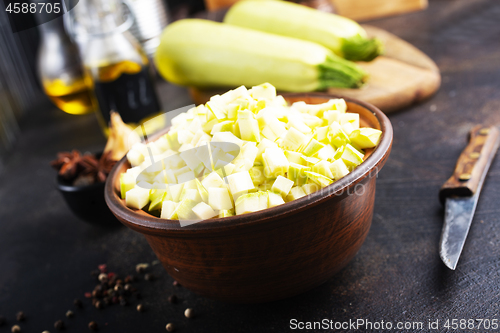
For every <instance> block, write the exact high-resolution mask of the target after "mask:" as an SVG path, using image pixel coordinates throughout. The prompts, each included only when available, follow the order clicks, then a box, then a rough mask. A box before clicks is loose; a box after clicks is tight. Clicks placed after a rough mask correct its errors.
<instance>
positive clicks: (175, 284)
mask: <svg viewBox="0 0 500 333" xmlns="http://www.w3.org/2000/svg"><path fill="white" fill-rule="evenodd" d="M172 285H173V286H174V287H180V286H181V284H180V283H179V282H177V281H175V280H174V282H172Z"/></svg>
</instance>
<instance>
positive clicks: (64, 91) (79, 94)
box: [42, 78, 94, 114]
mask: <svg viewBox="0 0 500 333" xmlns="http://www.w3.org/2000/svg"><path fill="white" fill-rule="evenodd" d="M42 84H43V88H44V90H45V94H46V95H47V96H48V97H49V98H50V100H51V101H52V103H54V104H55V105H56V106H57V107H58V108H59V109H61V110H63V111H64V112H66V113H70V114H86V113H89V112H92V111H93V110H94V107H93V105H92V100H91V98H90V89H89V88H88V87H87V85H86V84H85V82H84V79H83V78H80V79H78V80H76V81H75V82H73V83H71V84H69V85H67V84H65V83H64V81H63V80H61V79H55V80H52V81H50V80H44V81H43V82H42Z"/></svg>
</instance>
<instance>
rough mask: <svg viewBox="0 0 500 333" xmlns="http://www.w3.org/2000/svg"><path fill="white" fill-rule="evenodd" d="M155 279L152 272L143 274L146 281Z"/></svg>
mask: <svg viewBox="0 0 500 333" xmlns="http://www.w3.org/2000/svg"><path fill="white" fill-rule="evenodd" d="M154 279H155V276H154V275H153V274H150V273H147V274H146V275H144V280H146V281H153V280H154Z"/></svg>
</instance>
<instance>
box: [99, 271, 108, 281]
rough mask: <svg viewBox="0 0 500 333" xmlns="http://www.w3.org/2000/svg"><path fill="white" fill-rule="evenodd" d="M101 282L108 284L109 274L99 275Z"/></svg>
mask: <svg viewBox="0 0 500 333" xmlns="http://www.w3.org/2000/svg"><path fill="white" fill-rule="evenodd" d="M99 281H101V282H107V281H108V274H106V273H101V274H99Z"/></svg>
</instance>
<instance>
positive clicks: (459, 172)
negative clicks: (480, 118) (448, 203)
mask: <svg viewBox="0 0 500 333" xmlns="http://www.w3.org/2000/svg"><path fill="white" fill-rule="evenodd" d="M499 139H500V135H499V131H498V129H497V128H496V127H495V126H489V127H487V126H482V125H477V126H474V127H473V128H472V130H471V132H470V138H469V144H468V145H467V147H465V149H464V151H463V152H462V154H461V155H460V157H459V158H458V161H457V165H456V167H455V172H453V175H452V176H451V177H450V179H448V180H447V181H446V183H444V185H443V187H441V190H440V191H439V200H440V201H441V203H442V204H444V202H445V200H446V198H449V197H452V196H458V197H470V196H472V195H474V194H475V193H476V192H477V190H478V188H479V189H480V186H482V184H483V181H484V178H485V177H486V173H487V172H488V169H489V167H490V164H491V162H492V161H493V158H494V157H495V153H496V151H497V149H498V145H499V141H500V140H499Z"/></svg>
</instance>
